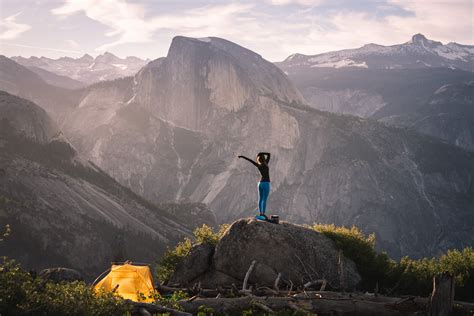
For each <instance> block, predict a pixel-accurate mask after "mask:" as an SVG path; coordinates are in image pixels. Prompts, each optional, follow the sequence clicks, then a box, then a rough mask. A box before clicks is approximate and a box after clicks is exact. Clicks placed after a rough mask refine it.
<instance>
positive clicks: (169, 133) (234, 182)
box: [62, 37, 474, 257]
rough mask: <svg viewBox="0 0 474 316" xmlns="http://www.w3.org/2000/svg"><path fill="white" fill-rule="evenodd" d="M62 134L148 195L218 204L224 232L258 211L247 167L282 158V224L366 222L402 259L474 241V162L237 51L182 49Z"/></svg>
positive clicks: (94, 91)
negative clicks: (314, 104) (304, 89)
mask: <svg viewBox="0 0 474 316" xmlns="http://www.w3.org/2000/svg"><path fill="white" fill-rule="evenodd" d="M118 85H121V86H120V88H118ZM106 86H107V87H106ZM351 93H352V92H350V93H349V94H348V95H349V96H350V97H354V98H359V99H360V100H361V101H360V102H361V103H363V101H362V100H363V99H364V98H365V99H367V100H376V101H377V102H378V101H379V99H377V98H378V97H372V96H369V95H364V94H359V95H357V94H353V93H352V94H351ZM111 100H113V102H112V101H111ZM375 103H376V102H374V103H373V104H372V105H369V107H368V108H367V109H366V110H365V111H366V112H367V113H370V112H374V111H378V110H377V108H378V106H376V105H375ZM80 122H83V124H85V126H87V128H84V129H80V128H79V129H77V128H74V129H72V127H74V126H79V124H80ZM62 126H63V127H64V129H65V131H66V134H67V135H68V137H69V138H70V139H71V140H72V142H73V144H74V145H75V146H76V147H77V148H78V150H79V151H80V152H81V153H83V154H84V155H86V156H87V157H88V158H89V159H91V160H92V161H94V162H95V163H96V164H98V165H99V166H100V167H101V168H103V169H104V170H105V171H106V172H107V173H109V174H110V175H112V176H113V177H114V178H115V179H117V180H118V181H119V182H121V183H122V184H124V185H126V186H128V187H130V188H131V189H132V190H133V191H134V192H136V193H138V194H141V195H143V196H144V197H145V198H147V199H150V200H152V201H155V202H160V203H161V202H166V201H195V202H203V203H206V204H208V205H209V207H210V208H211V209H212V210H213V211H214V212H215V214H216V216H217V219H218V221H220V222H229V221H231V220H233V219H237V218H239V217H243V216H250V215H253V214H255V212H256V208H257V203H256V201H257V181H258V179H259V174H258V172H257V169H256V168H255V167H253V166H252V165H251V164H249V163H248V162H246V161H244V160H240V159H238V158H237V156H238V155H240V154H243V155H247V156H249V157H251V158H254V157H255V154H256V153H257V152H259V151H269V152H271V153H272V158H271V161H270V170H271V180H272V190H271V195H270V198H269V204H268V213H270V214H272V213H277V214H280V216H281V217H282V218H284V219H286V220H290V221H294V222H297V223H313V222H323V223H335V224H337V225H347V226H352V225H357V226H359V227H360V228H362V229H363V230H364V231H365V232H367V233H370V232H375V233H376V236H377V240H378V243H377V246H378V247H379V249H383V250H386V251H388V252H389V253H390V254H391V255H392V256H395V257H399V256H401V255H412V256H415V257H419V256H426V255H433V254H438V253H439V252H440V251H443V250H445V249H448V248H452V247H461V246H464V245H468V244H472V243H473V236H474V234H473V232H474V231H473V229H474V228H473V227H474V225H473V218H472V214H471V213H470V212H469V210H472V209H473V206H474V200H473V196H474V194H473V193H474V191H473V190H474V186H473V185H472V181H473V180H472V179H474V163H473V161H474V157H473V154H472V153H469V152H466V151H463V150H461V149H459V148H456V147H452V146H450V145H447V144H442V143H440V142H438V141H436V140H433V139H431V138H428V137H425V136H421V135H419V134H417V133H414V132H409V131H407V130H404V129H397V128H392V127H388V126H386V125H384V124H382V123H378V122H374V121H368V120H365V119H361V118H354V117H349V116H343V115H336V114H331V113H327V112H322V111H319V110H315V109H311V108H310V107H309V106H307V105H305V102H304V101H303V98H302V96H301V95H300V93H299V92H298V90H297V89H296V88H295V87H294V86H293V84H292V83H291V82H290V81H289V79H288V78H287V77H286V75H285V74H284V73H283V72H282V71H281V70H279V69H278V68H277V67H276V66H274V65H272V64H271V63H269V62H267V61H265V60H264V59H262V58H261V57H260V56H259V55H257V54H255V53H253V52H251V51H249V50H247V49H245V48H243V47H240V46H238V45H236V44H234V43H231V42H228V41H226V40H222V39H218V38H206V39H192V38H185V37H177V38H175V39H174V40H173V42H172V45H171V47H170V50H169V53H168V56H166V57H165V58H160V59H157V60H155V61H153V62H151V63H149V64H148V65H147V66H146V67H144V68H143V69H142V70H141V71H140V72H139V73H138V74H137V75H136V76H134V77H133V78H128V79H123V80H122V81H120V82H116V83H113V82H110V83H107V84H106V85H105V86H101V87H91V88H90V90H89V92H88V93H87V94H85V95H84V97H83V99H82V101H81V102H80V106H79V105H78V106H77V108H76V109H75V110H74V111H73V112H72V113H71V114H70V115H69V116H68V118H67V119H66V120H65V122H64V123H63V124H62ZM68 126H71V129H68ZM453 196H456V197H457V198H456V199H453V198H452V197H453Z"/></svg>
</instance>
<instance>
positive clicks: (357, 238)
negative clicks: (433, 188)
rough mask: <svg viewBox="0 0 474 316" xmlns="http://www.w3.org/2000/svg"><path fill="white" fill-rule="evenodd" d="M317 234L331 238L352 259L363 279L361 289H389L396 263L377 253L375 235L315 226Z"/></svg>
mask: <svg viewBox="0 0 474 316" xmlns="http://www.w3.org/2000/svg"><path fill="white" fill-rule="evenodd" d="M311 228H312V229H314V230H315V231H317V232H320V233H322V234H324V235H325V236H327V237H329V238H331V239H332V240H333V241H334V242H335V243H336V246H337V247H338V248H339V249H342V251H343V253H344V255H345V256H347V257H348V258H350V259H352V261H354V263H355V264H356V266H357V270H358V271H359V274H360V276H361V278H362V280H361V282H360V284H359V287H360V289H362V290H365V291H373V290H374V289H375V287H376V285H377V283H378V286H379V288H380V289H382V288H386V287H389V286H390V285H391V283H390V280H388V279H387V277H388V273H389V271H391V270H392V269H393V268H394V267H395V265H396V263H395V261H393V260H391V259H390V258H389V257H388V256H387V254H385V253H378V252H377V251H375V235H374V234H370V235H369V236H365V234H364V233H363V232H362V231H361V230H360V229H358V228H357V227H355V226H353V227H352V228H350V229H349V228H346V227H337V226H335V225H332V224H331V225H322V224H315V225H313V226H312V227H311Z"/></svg>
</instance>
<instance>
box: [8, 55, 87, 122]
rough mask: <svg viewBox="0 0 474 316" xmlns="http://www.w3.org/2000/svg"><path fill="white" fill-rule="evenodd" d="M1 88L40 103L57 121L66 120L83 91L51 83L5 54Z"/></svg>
mask: <svg viewBox="0 0 474 316" xmlns="http://www.w3.org/2000/svg"><path fill="white" fill-rule="evenodd" d="M0 90H2V91H6V92H8V93H10V94H13V95H16V96H18V97H21V98H25V99H28V100H31V101H33V102H34V103H36V104H38V105H40V106H41V107H42V108H43V109H45V110H46V111H47V112H48V114H49V115H50V116H51V117H52V118H53V119H54V120H55V121H56V122H60V121H62V120H64V117H65V115H66V113H68V112H69V111H70V109H71V107H73V106H75V105H76V104H77V103H78V101H79V100H80V98H81V96H82V93H83V92H82V90H71V89H66V88H63V87H59V86H55V85H52V84H49V83H47V82H46V81H45V80H43V79H42V78H41V76H40V75H38V74H37V73H35V72H34V71H32V70H31V69H28V68H27V67H24V66H22V65H20V64H18V63H16V62H15V61H13V60H12V59H10V58H8V57H5V56H3V55H0Z"/></svg>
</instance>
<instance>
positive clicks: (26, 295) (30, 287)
mask: <svg viewBox="0 0 474 316" xmlns="http://www.w3.org/2000/svg"><path fill="white" fill-rule="evenodd" d="M130 310H131V306H129V305H128V303H127V302H126V301H125V300H124V299H122V298H121V297H119V296H117V295H115V293H112V292H99V293H96V292H94V290H93V289H92V288H91V287H90V286H88V285H86V284H85V283H84V282H70V283H48V282H45V281H44V280H42V279H41V278H33V277H32V276H31V275H30V274H28V273H27V272H25V271H24V270H23V269H22V268H21V267H20V265H19V264H17V263H16V262H15V261H13V260H10V259H8V258H6V257H3V258H2V262H1V263H0V314H1V315H20V314H22V315H123V314H125V313H127V312H129V311H130Z"/></svg>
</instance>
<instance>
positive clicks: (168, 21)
mask: <svg viewBox="0 0 474 316" xmlns="http://www.w3.org/2000/svg"><path fill="white" fill-rule="evenodd" d="M251 7H252V5H248V4H238V3H231V4H227V5H213V6H205V7H201V8H195V9H191V10H188V11H185V12H180V13H179V14H176V15H166V14H164V15H159V16H155V17H149V18H146V17H145V12H146V8H145V7H144V6H143V5H139V4H135V3H133V4H132V3H127V2H126V1H124V0H101V1H95V0H80V1H79V0H67V1H66V3H65V4H63V5H62V6H60V7H58V8H55V9H53V10H52V11H51V12H52V13H53V14H54V15H57V16H60V17H63V18H64V17H68V16H70V15H72V14H76V13H80V12H83V13H84V14H85V15H86V16H87V17H89V18H90V19H92V20H95V21H97V22H99V23H101V24H103V25H105V26H107V27H108V28H109V30H108V31H107V32H106V33H105V35H106V36H108V37H115V36H119V38H118V39H117V40H115V41H112V42H109V43H106V44H103V45H101V46H100V47H98V48H97V49H96V50H99V51H102V50H106V49H108V48H110V47H113V46H117V45H120V44H126V43H140V42H141V43H144V42H151V41H152V40H153V36H154V34H155V33H156V32H157V31H158V30H160V29H161V30H167V29H174V30H180V33H188V32H192V31H193V30H197V29H200V30H205V31H207V32H210V33H213V32H215V31H216V30H217V29H218V28H219V27H222V26H226V27H231V25H229V24H228V23H227V22H226V19H228V18H229V17H230V16H232V15H235V14H238V13H241V12H244V11H248V10H249V9H250V8H251Z"/></svg>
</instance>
